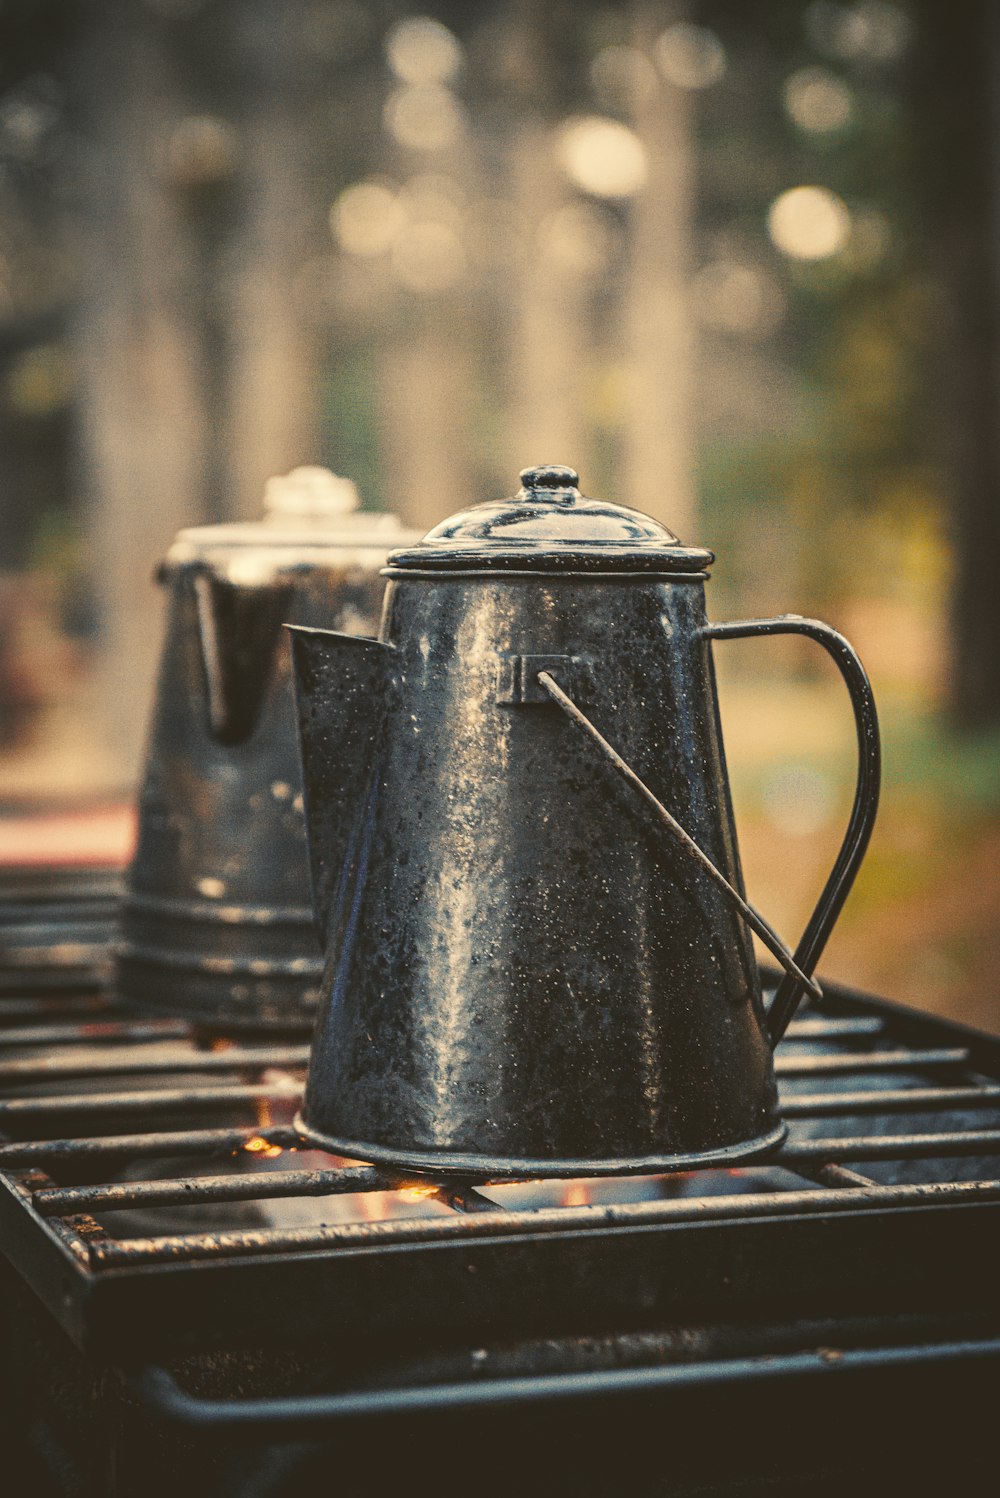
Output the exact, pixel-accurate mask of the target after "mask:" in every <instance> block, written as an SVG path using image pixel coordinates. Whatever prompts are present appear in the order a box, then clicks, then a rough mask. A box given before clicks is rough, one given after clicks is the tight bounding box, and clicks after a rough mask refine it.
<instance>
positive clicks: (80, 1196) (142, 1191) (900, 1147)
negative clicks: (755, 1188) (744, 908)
mask: <svg viewBox="0 0 1000 1498" xmlns="http://www.w3.org/2000/svg"><path fill="white" fill-rule="evenodd" d="M282 1133H283V1137H287V1131H282ZM214 1137H215V1139H216V1140H217V1139H218V1137H219V1136H218V1134H216V1135H215V1136H214ZM293 1138H294V1135H293ZM237 1148H238V1146H237ZM13 1153H14V1156H15V1158H16V1148H15V1150H14V1152H13ZM962 1155H967V1156H978V1155H997V1156H1000V1129H984V1130H978V1131H969V1132H967V1133H949V1134H912V1135H890V1136H888V1137H886V1136H884V1135H874V1136H867V1137H862V1138H857V1139H808V1140H803V1141H802V1142H800V1143H797V1144H792V1145H787V1146H786V1147H785V1148H784V1149H783V1150H781V1151H780V1153H779V1154H778V1155H776V1156H775V1157H774V1162H773V1163H774V1164H775V1165H780V1166H787V1167H789V1168H790V1169H792V1170H795V1169H796V1168H797V1167H798V1166H800V1165H816V1164H819V1165H822V1166H826V1165H830V1164H834V1163H836V1162H838V1161H844V1160H914V1159H931V1158H934V1159H939V1158H947V1157H950V1156H952V1157H953V1156H962ZM36 1158H37V1157H36ZM55 1158H56V1159H58V1158H59V1157H58V1156H55ZM0 1159H2V1151H0ZM407 1184H408V1178H407V1177H405V1176H401V1175H400V1173H399V1172H398V1171H397V1172H394V1171H391V1170H382V1169H375V1168H374V1167H369V1166H349V1167H342V1168H340V1169H334V1170H282V1171H277V1170H276V1171H272V1172H268V1173H266V1174H259V1173H251V1172H249V1171H247V1172H245V1173H244V1174H242V1175H238V1176H232V1175H228V1176H195V1177H180V1178H176V1179H172V1180H152V1181H133V1182H129V1183H127V1184H119V1183H111V1184H107V1185H93V1186H69V1187H59V1186H46V1187H43V1188H41V1189H39V1190H38V1191H36V1192H35V1193H34V1204H35V1207H36V1208H37V1210H38V1211H39V1212H40V1213H41V1214H42V1216H44V1217H57V1216H67V1215H69V1214H71V1213H78V1212H98V1211H112V1210H116V1209H121V1208H128V1207H141V1206H179V1205H191V1204H194V1203H201V1204H204V1203H211V1202H233V1201H254V1200H264V1199H269V1200H274V1199H277V1198H281V1197H297V1196H332V1195H340V1194H344V1193H347V1192H358V1191H392V1190H397V1189H400V1188H405V1187H406V1186H407ZM410 1184H412V1182H410ZM428 1194H432V1188H428ZM469 1199H472V1202H473V1205H472V1210H483V1208H484V1207H486V1208H488V1209H489V1210H493V1211H495V1210H496V1203H494V1202H491V1201H489V1199H488V1198H486V1197H483V1196H482V1195H480V1194H479V1193H478V1192H476V1191H474V1190H472V1189H471V1188H468V1187H455V1188H453V1189H452V1190H451V1191H449V1192H446V1193H445V1200H446V1201H447V1202H448V1204H449V1205H454V1206H456V1207H459V1206H460V1203H462V1202H463V1201H468V1200H469ZM460 1209H461V1208H460ZM464 1210H469V1208H468V1207H466V1208H464Z"/></svg>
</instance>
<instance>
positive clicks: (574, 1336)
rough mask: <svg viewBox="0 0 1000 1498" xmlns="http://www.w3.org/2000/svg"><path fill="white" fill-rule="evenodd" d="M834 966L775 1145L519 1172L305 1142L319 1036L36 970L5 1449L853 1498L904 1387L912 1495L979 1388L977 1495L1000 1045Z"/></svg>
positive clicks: (8, 1117) (271, 1489)
mask: <svg viewBox="0 0 1000 1498" xmlns="http://www.w3.org/2000/svg"><path fill="white" fill-rule="evenodd" d="M61 919H62V916H61V914H57V921H58V920H61ZM766 981H767V982H768V983H772V981H773V980H772V979H771V978H770V977H768V978H766ZM824 987H825V992H826V995H827V998H826V1003H825V1006H824V1008H823V1010H822V1012H820V1011H818V1010H816V1009H809V1010H806V1011H804V1012H803V1015H802V1017H801V1018H800V1019H799V1020H798V1021H796V1022H795V1023H794V1024H793V1025H792V1026H791V1027H790V1029H789V1032H788V1035H787V1037H786V1039H785V1040H784V1041H783V1042H782V1045H781V1047H780V1049H779V1051H778V1055H777V1075H778V1081H779V1086H780V1090H781V1095H782V1107H783V1112H784V1116H785V1117H786V1118H787V1120H788V1122H789V1126H790V1130H789V1139H788V1142H787V1143H786V1144H785V1145H784V1146H783V1147H782V1148H781V1150H780V1151H778V1152H777V1153H776V1154H775V1155H773V1156H772V1157H771V1158H770V1159H768V1160H767V1161H766V1162H763V1163H759V1164H753V1165H748V1166H745V1167H743V1168H740V1169H738V1170H719V1169H715V1170H705V1171H700V1172H689V1173H684V1174H674V1175H666V1176H662V1175H661V1176H649V1177H638V1178H635V1177H633V1178H630V1179H627V1180H626V1179H615V1178H611V1179H605V1180H600V1181H595V1180H586V1181H573V1180H569V1181H545V1182H515V1183H506V1182H505V1183H503V1184H499V1185H498V1184H495V1183H491V1182H490V1181H488V1180H482V1181H476V1182H474V1183H471V1184H470V1183H468V1182H462V1183H458V1182H455V1181H449V1180H447V1179H440V1180H437V1179H435V1180H432V1179H429V1178H427V1177H423V1178H419V1179H415V1178H413V1177H410V1178H406V1177H404V1176H401V1175H399V1174H398V1173H393V1172H390V1171H387V1170H384V1169H380V1168H376V1167H374V1166H372V1165H370V1164H366V1163H365V1162H363V1161H346V1160H343V1159H338V1158H336V1157H333V1156H327V1155H322V1154H320V1153H318V1152H315V1151H309V1152H303V1151H302V1150H301V1148H300V1141H299V1140H298V1138H297V1136H296V1135H295V1133H294V1132H293V1130H292V1127H291V1118H292V1117H293V1115H294V1112H295V1110H296V1108H297V1106H298V1101H299V1095H300V1090H301V1085H302V1078H303V1075H304V1067H305V1063H306V1059H307V1047H306V1046H305V1045H304V1044H291V1045H290V1044H281V1045H275V1044H260V1045H250V1044H243V1043H234V1042H232V1041H226V1042H220V1041H218V1040H217V1039H213V1037H211V1036H207V1035H197V1034H195V1033H194V1032H193V1031H192V1030H191V1029H190V1028H189V1027H188V1026H187V1025H186V1024H185V1023H183V1022H178V1021H172V1020H164V1021H149V1020H145V1019H136V1018H134V1017H130V1016H129V1015H127V1014H124V1013H122V1012H121V1011H120V1010H118V1009H116V1007H115V1005H114V1003H113V1002H112V1000H111V999H110V998H109V997H108V995H107V994H106V992H105V991H104V990H103V989H102V988H101V985H100V981H99V979H98V978H96V977H93V976H92V977H91V979H90V980H89V984H83V985H81V979H80V975H79V974H78V973H74V974H73V979H72V982H65V983H62V984H60V982H58V981H57V980H56V979H55V978H53V979H52V980H51V982H50V984H49V986H48V988H46V989H45V990H43V991H40V990H39V989H38V988H37V987H36V986H34V985H32V984H30V983H29V984H25V985H23V986H22V987H20V988H18V987H16V986H8V989H7V991H6V993H5V995H4V997H3V998H2V999H0V1025H2V1028H0V1134H2V1142H0V1248H2V1250H3V1253H4V1254H5V1256H6V1259H7V1261H8V1268H7V1270H6V1272H5V1274H4V1286H3V1295H2V1305H3V1318H4V1322H5V1324H6V1330H7V1336H6V1339H5V1345H6V1346H7V1348H8V1352H7V1354H6V1355H5V1358H4V1367H3V1380H4V1386H3V1393H4V1409H5V1411H6V1420H7V1423H8V1429H7V1432H6V1435H7V1442H6V1448H7V1449H8V1451H10V1452H13V1453H14V1454H15V1456H16V1458H17V1460H18V1461H19V1462H21V1463H23V1464H25V1470H27V1471H30V1472H32V1473H33V1474H35V1475H36V1476H37V1480H38V1488H37V1490H38V1491H39V1492H41V1493H48V1492H51V1493H64V1492H65V1493H74V1494H87V1495H90V1494H94V1495H97V1494H101V1495H104V1494H109V1493H113V1494H119V1495H125V1494H132V1493H136V1492H139V1491H142V1492H146V1493H158V1492H161V1491H162V1492H167V1491H171V1492H176V1491H177V1489H178V1487H179V1486H180V1485H181V1484H183V1485H184V1486H185V1488H186V1490H187V1491H188V1492H189V1493H191V1494H197V1493H201V1492H206V1493H208V1492H211V1493H213V1494H215V1493H219V1494H230V1493H232V1494H244V1493H246V1494H254V1495H258V1494H259V1495H264V1494H268V1495H270V1494H283V1493H290V1492H295V1493H298V1492H300V1491H303V1488H302V1486H301V1484H303V1483H304V1482H306V1481H307V1480H308V1479H309V1477H310V1475H312V1476H313V1477H314V1478H317V1477H318V1476H319V1474H323V1476H324V1480H325V1481H328V1480H332V1479H331V1474H332V1472H333V1471H334V1465H331V1464H335V1463H336V1461H337V1460H348V1459H350V1460H351V1461H354V1460H360V1459H361V1458H362V1457H365V1459H366V1460H367V1461H368V1463H369V1464H371V1463H372V1462H373V1461H375V1457H374V1455H373V1452H374V1451H377V1453H378V1456H377V1462H376V1467H377V1471H376V1470H375V1468H371V1471H372V1472H373V1473H374V1475H373V1476H372V1478H371V1482H372V1484H373V1486H372V1491H381V1490H382V1489H381V1488H380V1487H379V1483H380V1482H382V1481H384V1482H385V1483H386V1484H387V1485H388V1483H389V1482H390V1481H392V1482H395V1481H397V1480H403V1479H404V1477H405V1475H406V1472H407V1469H408V1468H409V1471H410V1474H411V1476H412V1461H413V1450H414V1444H408V1443H410V1442H411V1441H412V1443H415V1445H416V1447H418V1448H419V1447H422V1448H423V1449H426V1450H429V1451H436V1452H438V1453H439V1454H446V1459H447V1462H448V1464H449V1465H450V1466H451V1465H452V1464H457V1466H455V1467H453V1469H454V1470H463V1471H468V1472H470V1473H475V1474H476V1475H475V1479H474V1480H475V1483H476V1487H477V1490H478V1491H481V1492H489V1491H493V1490H494V1489H493V1486H492V1484H493V1483H494V1479H495V1472H494V1468H496V1469H501V1468H504V1469H505V1471H506V1475H505V1478H504V1483H506V1482H507V1481H509V1480H512V1479H511V1477H510V1466H509V1463H510V1461H511V1460H512V1457H511V1450H512V1448H511V1445H510V1442H511V1440H512V1439H513V1438H514V1437H515V1436H517V1437H519V1438H520V1437H523V1438H524V1439H531V1440H532V1456H531V1459H530V1467H531V1472H532V1474H533V1480H534V1479H535V1478H536V1477H537V1479H538V1480H539V1481H542V1480H543V1479H544V1481H545V1482H546V1483H547V1485H548V1488H549V1490H550V1491H557V1492H559V1491H574V1492H595V1493H596V1492H608V1491H618V1490H623V1491H624V1490H628V1491H633V1490H634V1491H637V1492H646V1491H649V1492H695V1491H697V1492H699V1493H703V1492H713V1491H739V1492H741V1493H746V1492H748V1491H753V1492H756V1491H759V1490H762V1489H759V1488H758V1487H755V1486H753V1484H754V1483H755V1482H760V1483H762V1484H763V1483H764V1481H765V1478H766V1479H767V1482H768V1484H773V1483H777V1482H778V1480H779V1478H780V1479H781V1482H787V1484H788V1486H787V1487H785V1486H780V1485H779V1486H777V1487H775V1486H773V1485H768V1486H767V1489H766V1490H767V1491H768V1492H769V1493H770V1492H773V1491H780V1492H785V1491H787V1492H789V1493H791V1492H803V1491H809V1492H826V1491H829V1492H835V1491H842V1488H838V1487H837V1483H838V1482H839V1483H842V1482H843V1481H845V1480H846V1478H845V1476H844V1474H845V1472H847V1471H850V1472H851V1473H852V1477H851V1481H852V1483H853V1485H854V1489H855V1490H858V1478H857V1470H856V1467H857V1455H858V1450H859V1446H858V1442H859V1440H862V1439H863V1433H864V1431H865V1430H866V1429H868V1428H869V1427H870V1428H871V1430H872V1432H874V1431H875V1429H876V1428H877V1429H878V1430H879V1431H880V1432H881V1434H882V1437H883V1449H884V1450H885V1451H886V1461H889V1451H888V1448H886V1447H885V1445H884V1440H885V1434H886V1431H887V1429H888V1428H889V1425H890V1424H891V1419H892V1413H891V1412H892V1411H893V1410H897V1411H899V1410H902V1409H905V1410H906V1422H907V1425H906V1429H905V1431H903V1432H901V1434H900V1438H899V1440H898V1441H897V1440H895V1439H894V1440H892V1441H890V1442H889V1447H891V1462H890V1468H891V1472H892V1474H893V1481H894V1482H896V1483H899V1482H901V1481H902V1480H903V1476H902V1474H905V1473H906V1472H907V1471H908V1470H909V1471H910V1472H911V1477H912V1479H913V1481H914V1482H916V1481H917V1479H918V1478H919V1480H920V1481H923V1480H924V1479H925V1478H926V1475H927V1472H928V1471H929V1470H930V1468H931V1467H933V1464H934V1457H933V1454H931V1456H930V1457H928V1455H927V1453H926V1451H925V1443H924V1442H922V1441H917V1442H914V1441H913V1435H914V1431H916V1430H919V1428H920V1427H919V1425H918V1424H917V1422H918V1421H919V1420H921V1419H927V1420H928V1421H931V1420H933V1421H934V1424H935V1427H936V1428H938V1429H942V1428H945V1427H944V1425H943V1424H942V1422H946V1421H947V1419H948V1418H949V1413H948V1412H949V1411H950V1414H951V1417H953V1418H954V1419H956V1420H959V1419H961V1420H962V1422H963V1425H962V1428H963V1431H965V1432H969V1431H970V1427H971V1429H972V1436H971V1437H970V1440H969V1441H968V1442H966V1441H965V1439H964V1437H963V1442H962V1443H957V1442H956V1443H947V1444H948V1459H949V1462H950V1466H949V1468H948V1470H949V1472H950V1478H949V1481H950V1482H951V1484H952V1487H954V1482H955V1477H956V1473H958V1472H961V1471H963V1470H965V1469H966V1468H965V1465H964V1464H966V1463H970V1462H972V1461H973V1460H974V1459H978V1458H976V1453H977V1452H978V1453H979V1454H980V1456H981V1454H982V1450H983V1448H984V1444H985V1443H986V1442H987V1441H988V1439H989V1432H990V1430H991V1427H990V1424H989V1421H986V1420H985V1418H984V1420H983V1422H982V1423H981V1424H979V1425H978V1427H976V1424H975V1419H974V1410H975V1406H976V1403H977V1401H979V1402H982V1404H983V1405H984V1411H983V1413H984V1416H985V1398H986V1394H985V1390H986V1388H987V1387H988V1386H989V1383H990V1379H991V1378H995V1376H996V1372H997V1369H998V1367H1000V1298H998V1295H997V1283H996V1264H997V1262H998V1259H997V1252H998V1248H1000V1042H997V1041H994V1040H991V1039H989V1038H987V1037H985V1036H982V1035H979V1034H976V1033H974V1032H970V1031H967V1030H963V1029H961V1028H960V1027H957V1026H954V1025H944V1024H942V1023H940V1022H939V1021H937V1020H933V1019H929V1018H927V1017H925V1016H923V1015H920V1014H917V1013H915V1012H913V1011H910V1010H907V1009H905V1008H903V1007H901V1006H898V1005H894V1004H890V1003H888V1002H886V1001H883V1000H877V999H873V998H871V997H869V996H867V995H862V994H857V993H853V992H850V991H848V990H845V989H842V988H838V987H836V986H835V985H832V984H829V983H827V984H825V985H824ZM81 1005H85V1006H86V1007H85V1008H83V1009H82V1010H81ZM192 1215H193V1217H194V1220H195V1221H196V1223H197V1226H196V1227H192V1226H191V1221H192ZM904 1400H905V1401H906V1403H905V1405H904V1404H902V1403H901V1401H904ZM703 1421H707V1422H708V1424H707V1425H704V1426H703V1425H702V1424H701V1423H700V1422H703ZM839 1421H843V1422H849V1423H848V1424H846V1425H845V1427H844V1432H843V1434H842V1435H841V1436H838V1437H836V1439H831V1440H828V1439H827V1434H826V1433H829V1432H830V1431H831V1430H832V1429H833V1427H835V1426H836V1424H837V1422H839ZM765 1422H766V1423H765ZM670 1428H675V1429H678V1430H681V1429H683V1430H685V1431H686V1432H687V1433H688V1434H687V1437H686V1439H685V1440H684V1441H683V1442H676V1441H668V1440H667V1439H666V1432H667V1431H668V1429H670ZM721 1428H724V1429H725V1430H726V1431H727V1432H728V1435H727V1439H726V1440H725V1441H722V1442H720V1441H718V1440H715V1439H711V1440H709V1441H707V1442H706V1441H705V1440H704V1439H703V1438H702V1437H701V1436H699V1435H697V1434H696V1433H697V1432H698V1431H700V1430H702V1429H705V1430H711V1429H721ZM977 1429H978V1432H979V1434H976V1430H977ZM821 1430H822V1431H823V1432H824V1434H822V1435H821V1434H820V1432H821ZM379 1432H382V1433H383V1437H382V1439H381V1440H379V1439H378V1436H379ZM390 1432H393V1434H391V1435H390ZM543 1435H544V1437H545V1439H544V1440H543V1441H542V1439H541V1438H542V1436H543ZM501 1436H502V1437H503V1440H504V1449H503V1453H501V1454H500V1457H499V1459H498V1460H497V1461H496V1463H494V1460H493V1457H492V1456H491V1455H490V1452H491V1448H492V1447H493V1446H495V1444H496V1442H497V1441H498V1439H499V1438H500V1437H501ZM540 1441H541V1447H540V1449H539V1450H538V1451H537V1452H536V1450H535V1448H536V1447H537V1446H538V1445H539V1442H540ZM741 1442H742V1444H741ZM623 1443H627V1444H623ZM943 1444H944V1443H943ZM959 1444H961V1450H958V1451H956V1450H955V1447H956V1446H957V1445H959ZM900 1445H902V1448H903V1449H900ZM623 1452H627V1453H628V1458H627V1461H626V1460H625V1458H624V1457H623ZM623 1461H624V1462H625V1465H624V1466H623V1465H622V1463H623ZM650 1462H654V1463H655V1469H654V1470H655V1473H656V1476H655V1481H654V1482H653V1483H652V1485H651V1484H649V1483H647V1482H646V1478H645V1476H644V1475H643V1474H644V1473H645V1471H646V1467H647V1464H648V1463H650ZM484 1468H485V1470H483V1469H484ZM626 1470H627V1471H628V1472H629V1473H630V1474H631V1475H630V1476H629V1478H628V1480H627V1481H626V1480H625V1478H624V1475H623V1474H624V1473H625V1472H626ZM886 1470H889V1469H888V1468H887V1469H886ZM871 1471H872V1473H873V1474H874V1473H875V1468H874V1467H873V1468H872V1469H871ZM480 1472H482V1475H481V1476H480ZM878 1472H879V1473H880V1474H881V1477H880V1480H884V1479H885V1475H886V1474H885V1471H883V1469H882V1467H879V1468H878ZM109 1474H113V1475H109ZM615 1474H617V1476H616V1475H615ZM470 1480H471V1478H470ZM496 1480H497V1481H498V1482H499V1478H497V1479H496ZM865 1480H866V1479H865V1478H864V1476H862V1479H861V1481H862V1483H864V1481H865ZM872 1481H873V1483H874V1481H875V1477H874V1476H873V1477H872ZM206 1483H208V1484H209V1485H208V1486H206ZM824 1483H829V1484H830V1485H829V1487H825V1486H823V1484H824ZM46 1484H47V1486H46ZM157 1484H160V1486H157ZM199 1484H200V1485H199ZM501 1485H503V1484H501ZM386 1490H387V1489H386ZM497 1490H499V1488H498V1489H497ZM861 1490H862V1491H864V1490H865V1489H864V1487H863V1486H862V1488H861ZM912 1490H913V1491H919V1490H920V1489H919V1488H916V1487H914V1488H913V1489H912Z"/></svg>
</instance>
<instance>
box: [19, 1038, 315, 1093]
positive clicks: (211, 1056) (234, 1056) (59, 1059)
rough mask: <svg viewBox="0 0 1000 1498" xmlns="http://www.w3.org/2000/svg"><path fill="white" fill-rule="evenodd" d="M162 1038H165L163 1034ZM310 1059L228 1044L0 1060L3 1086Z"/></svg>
mask: <svg viewBox="0 0 1000 1498" xmlns="http://www.w3.org/2000/svg"><path fill="white" fill-rule="evenodd" d="M159 1038H162V1037H159ZM308 1060H309V1047H308V1046H304V1045H295V1046H268V1047H267V1048H266V1049H265V1048H263V1047H262V1048H261V1049H260V1050H253V1049H251V1048H250V1047H249V1046H246V1047H244V1046H228V1047H227V1048H226V1049H225V1050H216V1051H213V1050H204V1051H185V1052H184V1053H183V1054H182V1055H180V1056H141V1057H138V1058H137V1057H135V1056H129V1055H111V1056H102V1057H99V1058H77V1057H75V1056H42V1057H39V1058H38V1059H35V1058H34V1057H31V1058H27V1059H24V1060H17V1061H0V1086H10V1085H11V1084H12V1083H24V1082H28V1083H31V1082H46V1081H49V1080H50V1079H51V1078H55V1077H118V1076H134V1075H135V1074H136V1073H141V1074H150V1075H158V1074H159V1073H161V1072H230V1071H242V1072H246V1071H250V1072H261V1071H267V1070H268V1069H269V1068H271V1067H283V1066H291V1067H300V1066H305V1064H306V1062H307V1061H308Z"/></svg>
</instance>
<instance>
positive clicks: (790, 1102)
mask: <svg viewBox="0 0 1000 1498" xmlns="http://www.w3.org/2000/svg"><path fill="white" fill-rule="evenodd" d="M0 1106H2V1105H0ZM995 1107H1000V1086H998V1085H997V1084H996V1083H988V1084H983V1085H982V1086H978V1087H977V1086H966V1087H907V1088H899V1089H893V1090H890V1089H888V1088H887V1089H886V1090H885V1091H884V1092H882V1091H880V1090H879V1089H878V1088H876V1087H873V1088H870V1089H869V1090H868V1091H866V1092H818V1093H816V1094H810V1095H809V1096H806V1095H804V1094H800V1095H799V1096H798V1097H790V1098H784V1099H782V1104H781V1111H782V1113H783V1114H784V1116H785V1117H786V1118H840V1117H845V1116H848V1115H850V1114H852V1113H924V1112H939V1111H940V1112H950V1111H953V1110H954V1111H957V1112H962V1113H964V1112H965V1110H966V1109H967V1108H995Z"/></svg>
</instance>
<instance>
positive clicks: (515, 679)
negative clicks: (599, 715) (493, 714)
mask: <svg viewBox="0 0 1000 1498" xmlns="http://www.w3.org/2000/svg"><path fill="white" fill-rule="evenodd" d="M539 671H549V672H551V673H552V675H553V676H554V677H555V679H556V681H558V683H559V685H560V686H561V687H563V688H564V690H565V691H567V692H570V693H572V695H573V696H574V697H575V698H576V699H577V700H578V701H581V702H590V701H592V700H593V695H594V663H593V661H592V660H591V659H590V658H589V656H586V655H503V656H501V657H500V659H499V661H498V662H497V696H496V700H497V702H498V703H503V704H508V703H509V704H523V703H531V702H538V703H545V702H551V700H552V699H551V697H550V696H549V694H548V693H547V692H546V691H545V688H544V687H543V686H541V684H540V683H539V680H538V673H539Z"/></svg>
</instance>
